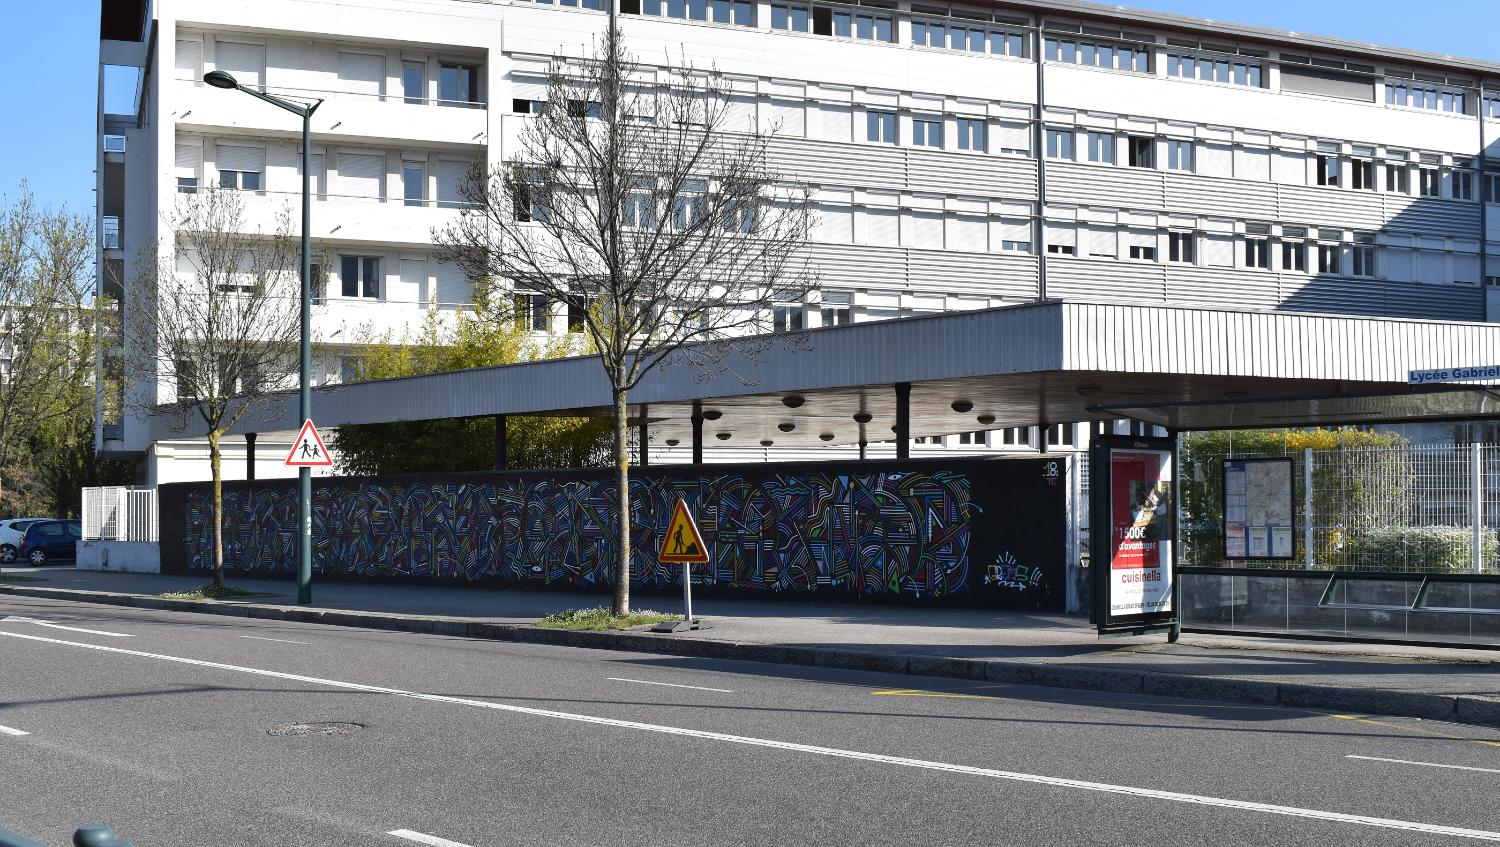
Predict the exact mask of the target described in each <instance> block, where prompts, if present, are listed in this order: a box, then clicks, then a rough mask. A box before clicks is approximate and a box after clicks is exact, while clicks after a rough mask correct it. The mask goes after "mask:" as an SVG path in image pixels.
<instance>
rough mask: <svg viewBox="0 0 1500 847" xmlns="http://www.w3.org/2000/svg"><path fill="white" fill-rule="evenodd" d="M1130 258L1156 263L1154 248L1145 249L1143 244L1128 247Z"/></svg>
mask: <svg viewBox="0 0 1500 847" xmlns="http://www.w3.org/2000/svg"><path fill="white" fill-rule="evenodd" d="M1130 258H1132V259H1140V260H1141V261H1144V262H1154V261H1156V248H1155V247H1147V246H1145V245H1143V244H1135V245H1132V246H1131V247H1130Z"/></svg>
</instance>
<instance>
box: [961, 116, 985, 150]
mask: <svg viewBox="0 0 1500 847" xmlns="http://www.w3.org/2000/svg"><path fill="white" fill-rule="evenodd" d="M958 149H960V150H975V151H977V152H980V153H987V152H989V141H988V138H987V137H986V134H985V126H984V121H982V120H980V119H978V118H959V119H958Z"/></svg>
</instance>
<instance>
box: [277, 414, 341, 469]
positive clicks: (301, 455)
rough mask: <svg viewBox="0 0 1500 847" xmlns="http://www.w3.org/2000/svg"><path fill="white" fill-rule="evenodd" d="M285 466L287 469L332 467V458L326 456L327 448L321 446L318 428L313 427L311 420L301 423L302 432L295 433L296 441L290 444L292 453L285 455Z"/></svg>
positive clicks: (321, 440) (321, 441)
mask: <svg viewBox="0 0 1500 847" xmlns="http://www.w3.org/2000/svg"><path fill="white" fill-rule="evenodd" d="M286 466H287V467H289V468H330V467H333V457H332V456H330V455H328V448H327V447H324V446H323V439H322V438H321V437H320V436H319V435H318V428H317V427H315V426H313V422H312V421H311V420H308V421H304V422H303V424H302V431H301V432H299V433H297V440H296V441H294V442H292V451H291V452H290V453H287V454H286Z"/></svg>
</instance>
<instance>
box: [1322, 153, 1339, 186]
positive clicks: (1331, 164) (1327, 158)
mask: <svg viewBox="0 0 1500 847" xmlns="http://www.w3.org/2000/svg"><path fill="white" fill-rule="evenodd" d="M1339 165H1340V163H1339V154H1338V153H1335V152H1324V153H1319V154H1318V184H1319V185H1330V186H1335V187H1336V186H1338V184H1339V176H1340V171H1341V168H1340V166H1339Z"/></svg>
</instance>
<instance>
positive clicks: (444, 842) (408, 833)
mask: <svg viewBox="0 0 1500 847" xmlns="http://www.w3.org/2000/svg"><path fill="white" fill-rule="evenodd" d="M386 835H394V836H396V837H397V838H405V839H406V840H407V841H415V842H417V843H418V844H428V845H431V847H469V845H467V844H464V843H462V842H459V841H449V840H448V839H446V838H438V837H437V836H436V835H428V834H427V833H425V832H417V831H415V830H411V829H393V830H391V831H390V832H387V833H386Z"/></svg>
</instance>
